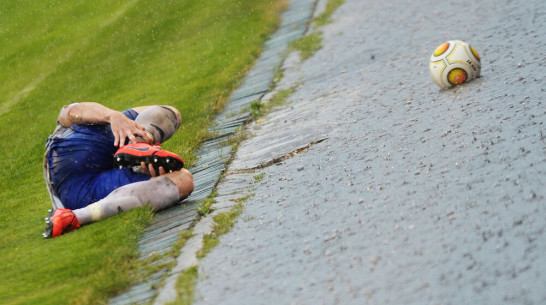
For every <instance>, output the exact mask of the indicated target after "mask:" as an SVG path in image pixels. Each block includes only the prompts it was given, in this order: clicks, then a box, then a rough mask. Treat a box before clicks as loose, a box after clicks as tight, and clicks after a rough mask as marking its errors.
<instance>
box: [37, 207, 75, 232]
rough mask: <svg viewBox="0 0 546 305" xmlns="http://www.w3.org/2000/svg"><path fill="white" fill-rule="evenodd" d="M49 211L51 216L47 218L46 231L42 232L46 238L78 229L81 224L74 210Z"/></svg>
mask: <svg viewBox="0 0 546 305" xmlns="http://www.w3.org/2000/svg"><path fill="white" fill-rule="evenodd" d="M49 211H50V212H49V217H46V218H45V221H46V229H45V233H43V234H42V235H43V236H44V237H45V238H53V237H57V236H60V235H62V234H64V233H67V232H70V231H73V230H76V229H77V228H79V227H80V226H81V223H80V222H79V221H78V218H77V217H76V215H75V214H74V212H72V210H69V209H56V210H55V211H52V210H49Z"/></svg>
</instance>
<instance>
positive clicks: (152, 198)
mask: <svg viewBox="0 0 546 305" xmlns="http://www.w3.org/2000/svg"><path fill="white" fill-rule="evenodd" d="M193 188H194V185H193V177H192V174H191V173H190V172H189V171H188V170H186V169H182V170H180V171H176V172H172V173H168V174H165V175H163V176H160V177H157V178H154V179H150V180H147V181H141V182H135V183H131V184H127V185H124V186H121V187H119V188H117V189H116V190H114V191H113V192H111V193H110V194H108V196H106V197H104V198H103V199H101V200H99V201H97V202H95V203H92V204H89V205H87V206H86V207H83V208H79V209H75V210H69V209H58V210H56V211H54V214H53V215H51V216H50V217H48V219H47V221H46V222H48V226H47V228H46V232H45V233H44V237H56V236H59V235H61V234H63V233H66V232H69V231H72V230H74V229H77V228H79V227H80V226H81V225H85V224H88V223H91V222H95V221H99V220H102V219H105V218H108V217H110V216H113V215H116V214H118V213H121V212H123V211H129V210H131V209H134V208H136V207H142V206H145V205H149V206H150V208H151V209H152V210H154V211H156V210H161V209H163V208H166V207H169V206H172V205H173V204H176V203H177V202H179V201H180V200H182V199H184V198H186V197H188V196H189V195H190V194H191V192H192V191H193Z"/></svg>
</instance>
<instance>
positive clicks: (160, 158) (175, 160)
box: [114, 143, 184, 173]
mask: <svg viewBox="0 0 546 305" xmlns="http://www.w3.org/2000/svg"><path fill="white" fill-rule="evenodd" d="M141 162H144V163H146V164H152V166H153V167H154V169H155V170H156V172H157V173H159V167H160V166H161V167H163V169H165V172H172V171H177V170H180V169H182V168H183V167H184V161H183V160H182V159H181V158H180V157H179V156H178V155H176V154H175V153H172V152H170V151H166V150H162V149H161V148H160V147H158V146H152V145H150V144H146V143H132V144H128V145H125V146H123V147H121V148H120V149H118V151H117V152H116V153H115V154H114V166H116V167H119V168H124V167H128V166H140V163H141Z"/></svg>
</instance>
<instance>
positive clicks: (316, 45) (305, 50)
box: [290, 31, 322, 60]
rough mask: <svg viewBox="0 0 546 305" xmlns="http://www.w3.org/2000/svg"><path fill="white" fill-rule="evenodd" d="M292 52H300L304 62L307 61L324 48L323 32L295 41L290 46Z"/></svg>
mask: <svg viewBox="0 0 546 305" xmlns="http://www.w3.org/2000/svg"><path fill="white" fill-rule="evenodd" d="M290 48H291V49H292V50H296V51H299V52H300V57H301V59H302V60H306V59H307V58H309V57H311V56H312V55H313V54H315V52H316V51H318V50H320V49H321V48H322V32H320V31H317V32H313V33H311V34H309V35H306V36H303V37H302V38H300V39H298V40H295V41H293V42H292V43H291V44H290Z"/></svg>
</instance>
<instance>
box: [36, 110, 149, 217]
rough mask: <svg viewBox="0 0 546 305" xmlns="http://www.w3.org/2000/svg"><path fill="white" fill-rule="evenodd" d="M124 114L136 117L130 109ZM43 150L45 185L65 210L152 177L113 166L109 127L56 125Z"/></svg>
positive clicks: (97, 199) (105, 125)
mask: <svg viewBox="0 0 546 305" xmlns="http://www.w3.org/2000/svg"><path fill="white" fill-rule="evenodd" d="M123 113H124V114H125V115H126V116H127V117H128V118H130V119H132V120H134V119H135V118H136V116H137V115H138V114H137V113H136V112H135V111H133V110H132V109H129V110H126V111H124V112H123ZM46 147H47V152H46V156H45V158H46V160H45V162H47V163H46V165H47V167H46V171H47V174H48V175H46V182H47V183H48V184H49V185H48V186H49V189H50V193H52V196H53V197H57V198H58V199H60V201H61V203H62V205H63V206H64V207H65V208H68V209H72V210H74V209H78V208H83V207H85V206H87V205H89V204H91V203H93V202H96V201H99V200H101V199H102V198H104V197H106V196H108V194H110V193H111V192H112V191H113V190H115V189H117V188H119V187H121V186H124V185H127V184H130V183H135V182H140V181H146V180H149V179H150V178H151V177H150V176H149V175H145V174H140V173H137V172H134V171H133V170H131V169H118V168H114V167H113V160H114V154H115V152H116V151H117V149H118V147H116V146H114V135H113V134H112V129H111V128H110V125H109V124H97V125H79V126H76V125H75V126H72V127H70V128H64V127H62V126H60V125H58V126H57V129H56V130H55V132H54V133H53V135H51V136H50V137H49V139H48V141H47V144H46ZM52 199H53V198H52ZM54 206H55V200H54Z"/></svg>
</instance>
